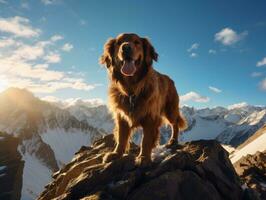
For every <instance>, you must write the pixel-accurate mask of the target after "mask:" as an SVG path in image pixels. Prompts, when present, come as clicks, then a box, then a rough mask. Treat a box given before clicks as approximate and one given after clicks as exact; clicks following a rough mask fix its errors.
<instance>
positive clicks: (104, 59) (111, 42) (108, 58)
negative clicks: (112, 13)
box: [99, 38, 116, 68]
mask: <svg viewBox="0 0 266 200" xmlns="http://www.w3.org/2000/svg"><path fill="white" fill-rule="evenodd" d="M115 41H116V39H113V38H110V39H108V40H107V42H106V43H105V45H104V51H103V55H102V56H101V57H100V59H99V63H100V64H102V65H105V66H106V67H107V68H109V67H110V66H111V64H112V63H113V55H114V51H115Z"/></svg>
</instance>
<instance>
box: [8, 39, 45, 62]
mask: <svg viewBox="0 0 266 200" xmlns="http://www.w3.org/2000/svg"><path fill="white" fill-rule="evenodd" d="M17 45H18V48H17V49H16V50H14V52H13V55H11V58H12V60H36V59H37V58H40V57H41V56H43V55H44V47H45V44H43V43H37V44H35V45H25V44H22V43H17Z"/></svg>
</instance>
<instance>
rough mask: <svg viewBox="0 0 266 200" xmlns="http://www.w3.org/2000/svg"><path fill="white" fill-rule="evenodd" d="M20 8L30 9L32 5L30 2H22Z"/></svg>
mask: <svg viewBox="0 0 266 200" xmlns="http://www.w3.org/2000/svg"><path fill="white" fill-rule="evenodd" d="M20 6H21V8H24V9H30V5H29V3H28V2H21V4H20Z"/></svg>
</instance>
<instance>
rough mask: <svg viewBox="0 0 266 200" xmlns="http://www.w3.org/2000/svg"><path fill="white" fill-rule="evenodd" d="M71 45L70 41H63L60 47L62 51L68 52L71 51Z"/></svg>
mask: <svg viewBox="0 0 266 200" xmlns="http://www.w3.org/2000/svg"><path fill="white" fill-rule="evenodd" d="M73 47H74V46H73V45H72V44H70V43H65V44H64V45H63V47H62V50H63V51H66V52H69V51H71V50H72V49H73Z"/></svg>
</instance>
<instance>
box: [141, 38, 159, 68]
mask: <svg viewBox="0 0 266 200" xmlns="http://www.w3.org/2000/svg"><path fill="white" fill-rule="evenodd" d="M142 44H143V51H144V58H145V62H146V64H147V65H148V66H151V65H152V62H153V60H154V61H157V60H158V53H157V52H156V51H155V49H154V47H153V46H152V45H151V43H150V41H149V39H147V38H142Z"/></svg>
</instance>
